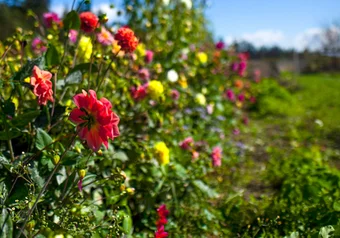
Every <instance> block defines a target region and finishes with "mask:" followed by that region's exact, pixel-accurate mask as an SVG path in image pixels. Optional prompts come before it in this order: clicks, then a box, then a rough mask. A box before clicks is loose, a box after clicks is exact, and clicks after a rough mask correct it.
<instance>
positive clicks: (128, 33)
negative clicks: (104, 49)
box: [115, 27, 138, 53]
mask: <svg viewBox="0 0 340 238" xmlns="http://www.w3.org/2000/svg"><path fill="white" fill-rule="evenodd" d="M115 40H116V41H118V45H119V46H120V47H121V49H122V50H124V51H125V52H126V53H132V52H133V51H134V50H135V49H136V47H137V45H138V39H137V37H136V36H135V33H134V32H133V31H132V30H131V29H130V28H128V27H121V28H119V29H118V31H117V33H116V34H115Z"/></svg>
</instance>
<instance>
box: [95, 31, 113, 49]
mask: <svg viewBox="0 0 340 238" xmlns="http://www.w3.org/2000/svg"><path fill="white" fill-rule="evenodd" d="M97 40H98V42H99V43H100V44H102V45H105V46H108V45H111V44H112V43H113V41H114V38H113V35H112V34H111V32H110V31H108V30H106V29H105V27H102V29H101V31H100V33H98V34H97Z"/></svg>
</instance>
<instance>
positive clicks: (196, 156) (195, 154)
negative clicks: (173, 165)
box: [191, 150, 200, 159]
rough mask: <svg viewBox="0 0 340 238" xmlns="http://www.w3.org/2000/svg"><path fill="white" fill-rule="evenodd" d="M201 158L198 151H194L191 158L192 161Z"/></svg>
mask: <svg viewBox="0 0 340 238" xmlns="http://www.w3.org/2000/svg"><path fill="white" fill-rule="evenodd" d="M199 156H200V153H198V152H197V151H195V150H194V151H192V156H191V158H192V159H197V158H198V157H199Z"/></svg>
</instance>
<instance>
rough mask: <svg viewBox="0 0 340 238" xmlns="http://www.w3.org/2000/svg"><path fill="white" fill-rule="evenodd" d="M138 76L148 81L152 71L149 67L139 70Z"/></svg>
mask: <svg viewBox="0 0 340 238" xmlns="http://www.w3.org/2000/svg"><path fill="white" fill-rule="evenodd" d="M138 77H139V78H140V79H141V80H142V81H143V82H147V81H148V80H149V79H150V72H149V70H148V69H147V68H142V69H140V70H138Z"/></svg>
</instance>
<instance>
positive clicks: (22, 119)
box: [11, 111, 40, 127]
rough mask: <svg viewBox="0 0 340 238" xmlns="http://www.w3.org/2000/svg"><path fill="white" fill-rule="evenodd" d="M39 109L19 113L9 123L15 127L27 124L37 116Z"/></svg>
mask: <svg viewBox="0 0 340 238" xmlns="http://www.w3.org/2000/svg"><path fill="white" fill-rule="evenodd" d="M39 114H40V111H30V112H26V113H24V114H20V115H18V116H16V117H14V118H13V120H12V121H11V123H12V124H13V125H14V126H16V127H21V126H25V125H27V124H28V123H29V122H32V121H33V120H34V119H35V118H36V117H37V116H39Z"/></svg>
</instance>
